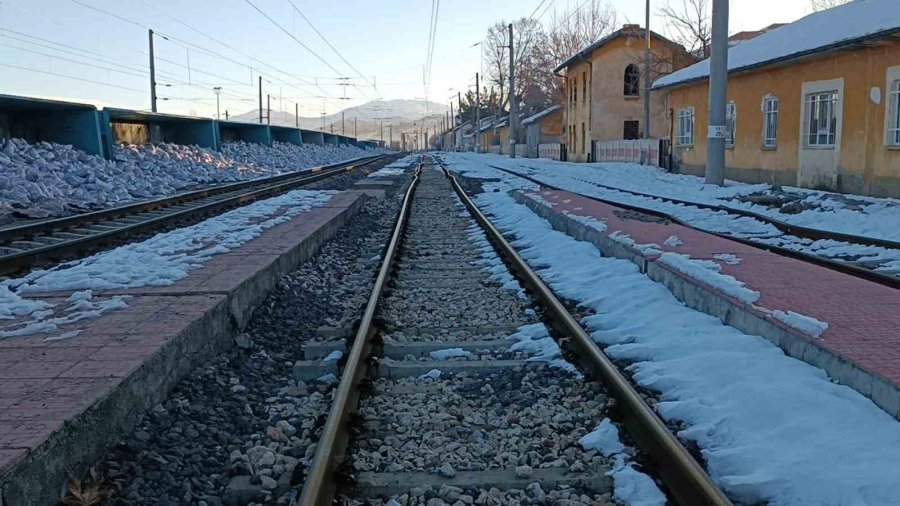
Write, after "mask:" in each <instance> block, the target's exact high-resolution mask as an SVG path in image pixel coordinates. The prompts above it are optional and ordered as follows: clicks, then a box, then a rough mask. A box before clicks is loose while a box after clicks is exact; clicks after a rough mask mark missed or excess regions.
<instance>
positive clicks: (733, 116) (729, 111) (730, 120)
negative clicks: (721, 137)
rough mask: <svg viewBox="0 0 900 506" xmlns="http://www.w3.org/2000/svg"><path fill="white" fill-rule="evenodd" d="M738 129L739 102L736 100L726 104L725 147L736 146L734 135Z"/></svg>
mask: <svg viewBox="0 0 900 506" xmlns="http://www.w3.org/2000/svg"><path fill="white" fill-rule="evenodd" d="M736 131H737V104H735V103H734V100H732V101H730V102H728V103H727V104H725V147H726V148H733V147H734V136H735V132H736Z"/></svg>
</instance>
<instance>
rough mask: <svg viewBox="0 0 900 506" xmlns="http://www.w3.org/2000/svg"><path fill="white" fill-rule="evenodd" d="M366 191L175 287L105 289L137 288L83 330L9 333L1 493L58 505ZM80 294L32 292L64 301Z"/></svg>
mask: <svg viewBox="0 0 900 506" xmlns="http://www.w3.org/2000/svg"><path fill="white" fill-rule="evenodd" d="M365 199H366V196H365V195H364V193H363V192H361V191H356V190H351V191H346V192H342V193H339V194H336V195H334V196H333V197H332V198H331V199H330V201H329V202H327V203H325V204H324V205H322V206H319V207H313V208H312V209H310V210H308V211H306V212H302V213H300V214H298V215H297V216H295V217H294V218H293V219H291V220H290V221H287V222H285V223H282V224H279V225H276V226H274V227H272V228H270V229H268V230H266V231H264V232H262V234H261V235H259V236H258V237H256V238H255V239H253V240H250V241H249V242H247V243H245V244H243V246H241V247H239V248H236V249H234V250H232V251H230V252H227V253H222V254H219V255H215V256H213V257H212V258H210V259H209V261H207V262H206V263H205V264H204V265H203V267H202V268H200V269H196V270H192V271H190V273H189V274H188V276H187V277H185V278H183V279H181V280H180V281H178V282H176V283H175V284H173V285H171V286H165V287H148V288H137V289H128V290H109V291H95V292H94V293H93V296H94V298H95V299H97V300H103V299H109V298H110V297H112V296H114V295H128V296H130V297H129V298H128V299H127V300H126V303H127V307H124V308H121V309H116V310H112V311H109V312H107V313H104V314H103V315H101V316H99V317H97V318H88V319H84V320H81V321H78V322H76V323H72V324H67V325H65V326H62V327H60V331H61V332H63V333H66V332H71V331H74V330H79V331H80V333H79V334H78V335H77V336H75V337H71V338H69V339H60V340H47V336H46V335H43V334H38V335H30V336H23V337H10V338H6V339H2V340H0V504H56V502H57V501H58V500H59V497H60V495H59V494H60V487H61V486H62V485H63V483H64V482H65V478H66V473H72V474H73V475H76V476H77V475H80V474H82V473H83V472H84V471H85V470H86V468H87V466H90V465H92V464H93V463H94V462H95V461H96V460H97V459H99V458H100V457H102V455H103V454H104V452H105V451H107V449H108V448H109V447H110V446H111V445H112V444H115V443H116V442H117V441H120V440H121V439H122V436H123V434H124V433H125V431H127V430H129V429H130V427H132V426H133V425H134V423H135V422H136V421H137V419H138V417H139V416H140V415H141V414H142V413H143V412H144V411H146V410H147V409H149V408H151V407H153V406H154V405H155V404H157V403H159V402H161V401H162V400H163V399H164V398H165V396H166V395H167V393H168V391H169V390H171V388H172V387H174V386H175V384H176V383H177V382H178V381H179V379H180V378H182V377H183V376H184V375H186V374H187V373H189V372H190V371H191V370H192V369H194V368H195V367H197V366H198V365H200V364H202V363H203V362H204V361H206V360H208V359H209V358H211V357H213V356H215V355H217V354H219V353H221V352H222V351H224V350H225V349H227V348H228V347H230V346H231V345H232V344H233V339H234V337H235V336H236V335H237V334H238V333H239V332H240V331H241V329H243V328H244V326H245V325H246V324H247V323H248V321H249V319H250V317H251V315H252V312H253V309H254V308H255V307H257V306H258V305H259V304H260V303H262V302H263V301H264V299H265V297H266V296H267V295H268V293H269V292H270V291H271V289H272V288H273V287H274V286H275V285H276V283H277V281H278V279H279V278H280V277H281V276H283V275H284V274H287V273H289V272H291V271H293V270H295V269H296V268H297V266H298V265H299V264H300V263H301V262H302V261H304V260H306V259H307V258H309V257H311V256H312V255H314V254H315V252H316V251H317V250H318V249H319V247H320V246H321V245H322V244H323V243H324V242H325V241H327V240H328V239H329V238H331V237H332V236H333V235H334V234H335V233H336V232H337V231H338V230H339V229H340V228H341V227H342V226H343V225H344V224H345V223H346V222H347V221H348V220H350V219H351V218H352V216H353V215H355V214H356V213H357V212H358V211H359V209H360V208H361V207H362V205H363V203H364V201H365ZM71 293H72V292H54V293H44V294H29V295H28V297H29V298H30V299H43V300H47V301H59V302H64V301H65V300H66V298H68V297H69V296H70V295H71ZM63 306H64V304H61V305H60V307H63ZM15 323H16V322H15V321H11V320H4V321H3V322H2V325H0V330H3V328H4V327H6V328H8V327H9V326H10V325H12V324H15ZM4 501H6V502H5V503H4Z"/></svg>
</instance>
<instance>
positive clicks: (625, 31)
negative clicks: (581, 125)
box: [553, 25, 684, 74]
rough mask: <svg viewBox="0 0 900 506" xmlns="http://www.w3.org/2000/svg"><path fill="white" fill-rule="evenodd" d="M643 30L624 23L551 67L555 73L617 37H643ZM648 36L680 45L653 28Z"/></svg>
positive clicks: (638, 26)
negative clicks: (554, 66) (553, 67)
mask: <svg viewBox="0 0 900 506" xmlns="http://www.w3.org/2000/svg"><path fill="white" fill-rule="evenodd" d="M644 32H645V30H644V29H643V28H641V25H624V26H623V27H622V28H620V29H618V30H616V31H614V32H613V33H611V34H609V35H607V36H606V37H602V38H600V39H597V40H596V41H594V42H592V43H590V44H588V45H587V46H584V47H583V48H581V49H579V50H578V51H576V52H575V54H573V55H572V56H570V57H569V58H568V59H567V60H566V61H564V62H562V63H560V64H559V65H558V66H557V67H556V68H555V69H553V73H554V74H555V73H557V72H559V71H560V70H562V69H564V68H566V67H568V66H569V65H571V64H572V63H574V62H575V61H577V60H584V59H585V58H587V57H588V56H589V55H590V54H591V53H593V52H594V51H595V50H597V49H600V48H601V47H603V46H605V45H607V44H609V43H610V42H612V41H614V40H616V39H617V38H619V37H641V38H643V37H644ZM650 36H651V37H654V38H657V39H660V40H662V41H663V42H665V43H667V44H671V45H673V46H678V47H681V45H680V44H678V43H677V42H673V41H671V40H669V39H667V38H665V37H663V36H662V35H660V34H658V33H656V32H654V31H653V30H650ZM681 50H682V51H684V48H683V47H681Z"/></svg>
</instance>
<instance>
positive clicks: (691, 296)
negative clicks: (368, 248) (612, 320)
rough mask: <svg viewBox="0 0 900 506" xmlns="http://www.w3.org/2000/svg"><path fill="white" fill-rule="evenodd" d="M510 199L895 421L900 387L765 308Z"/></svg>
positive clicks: (539, 206) (568, 219)
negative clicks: (861, 397) (774, 347)
mask: <svg viewBox="0 0 900 506" xmlns="http://www.w3.org/2000/svg"><path fill="white" fill-rule="evenodd" d="M512 196H513V198H514V199H515V200H516V202H518V203H520V204H524V205H525V206H527V207H528V208H529V209H531V210H532V211H534V212H535V213H536V214H537V215H538V216H540V217H542V218H544V219H546V220H547V221H548V222H550V224H551V225H552V226H553V228H554V229H556V230H558V231H560V232H563V233H565V234H568V235H570V236H572V237H574V238H575V239H578V240H580V241H585V242H589V243H591V244H593V245H595V246H596V247H597V248H599V249H600V251H601V252H602V253H603V255H605V256H610V257H616V258H621V259H624V260H629V261H631V262H632V263H634V264H635V265H637V266H638V268H639V269H640V271H641V272H642V273H644V274H645V275H646V276H647V277H649V278H650V279H652V280H654V281H656V282H658V283H661V284H663V285H664V286H666V288H668V289H669V291H670V292H672V294H673V295H674V296H675V297H676V298H677V299H678V300H679V301H681V302H683V303H684V304H685V305H687V306H688V307H690V308H692V309H695V310H697V311H701V312H704V313H706V314H709V315H711V316H714V317H716V318H718V319H720V320H721V321H722V322H723V323H724V324H726V325H729V326H731V327H734V328H736V329H738V330H740V331H742V332H744V333H747V334H755V335H759V336H762V337H764V338H766V339H768V340H769V341H771V342H772V343H774V344H775V345H777V346H778V347H780V348H781V349H782V350H783V351H784V353H785V354H787V355H789V356H791V357H794V358H796V359H798V360H803V361H804V362H806V363H808V364H810V365H813V366H816V367H819V368H821V369H823V370H824V371H825V372H826V373H828V375H829V376H830V377H831V378H832V379H834V380H836V381H838V382H840V383H841V384H844V385H847V386H849V387H850V388H853V389H854V390H856V391H858V392H859V393H861V394H863V395H865V396H866V397H869V398H870V399H872V401H873V402H875V404H877V405H878V406H879V407H880V408H881V409H883V410H885V411H887V412H888V413H889V414H891V415H892V416H893V417H895V418H897V419H900V386H898V385H895V384H894V383H892V382H891V381H889V380H887V379H885V378H883V377H882V376H881V375H879V374H877V373H875V372H872V371H867V370H865V369H862V368H860V367H858V366H857V365H855V364H853V363H852V362H850V361H848V360H846V359H844V358H842V357H840V356H838V355H836V354H834V353H833V352H832V351H830V350H828V349H826V348H824V347H822V346H820V345H819V344H818V343H817V342H816V339H815V338H814V336H811V335H807V334H805V333H804V332H802V331H800V330H798V329H796V328H794V327H791V326H788V325H786V324H784V323H783V322H781V321H780V320H779V319H777V318H774V317H773V316H772V314H771V312H768V311H766V310H765V309H764V308H760V307H757V306H755V305H753V304H752V303H747V302H744V301H741V300H739V299H737V298H735V297H733V296H730V295H728V294H726V293H724V292H723V291H722V290H720V289H718V288H716V287H714V286H712V285H710V284H707V283H704V282H703V281H702V280H699V279H697V278H694V277H691V276H688V275H686V274H684V273H682V272H680V271H679V270H678V269H676V268H674V267H672V266H671V265H667V264H666V263H665V262H660V261H657V260H658V259H659V257H658V255H654V254H652V252H646V251H642V250H640V249H638V248H634V247H629V246H628V245H627V244H625V243H623V242H621V241H616V240H615V239H614V238H612V237H609V236H607V234H605V233H601V232H599V231H598V230H596V229H594V228H592V227H590V226H589V225H587V224H585V223H581V222H579V221H578V220H577V219H576V218H574V217H572V216H570V215H567V214H564V213H562V212H559V211H556V210H555V209H552V208H550V207H548V206H546V205H545V204H544V203H543V202H541V200H540V199H538V198H534V197H532V196H530V195H529V194H527V193H524V192H522V191H519V190H516V191H513V192H512ZM657 253H658V252H657Z"/></svg>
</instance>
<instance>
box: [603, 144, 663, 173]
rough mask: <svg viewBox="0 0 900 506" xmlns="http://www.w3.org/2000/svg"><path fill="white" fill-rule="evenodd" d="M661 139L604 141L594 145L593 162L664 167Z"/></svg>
mask: <svg viewBox="0 0 900 506" xmlns="http://www.w3.org/2000/svg"><path fill="white" fill-rule="evenodd" d="M660 153H661V149H660V140H659V139H635V140H628V141H603V142H595V143H594V156H593V160H594V161H596V162H624V163H639V164H641V165H653V166H655V167H662V166H663V165H664V164H663V163H662V162H663V160H662V158H663V157H661V156H660Z"/></svg>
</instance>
